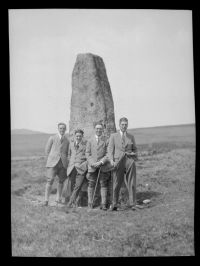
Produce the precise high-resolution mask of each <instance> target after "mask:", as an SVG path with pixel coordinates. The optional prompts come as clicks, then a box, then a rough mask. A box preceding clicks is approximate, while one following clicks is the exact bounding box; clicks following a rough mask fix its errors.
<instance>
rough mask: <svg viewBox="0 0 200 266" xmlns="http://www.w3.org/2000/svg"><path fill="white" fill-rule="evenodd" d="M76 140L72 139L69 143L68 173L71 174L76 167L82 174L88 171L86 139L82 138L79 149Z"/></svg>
mask: <svg viewBox="0 0 200 266" xmlns="http://www.w3.org/2000/svg"><path fill="white" fill-rule="evenodd" d="M75 143H76V141H75V140H72V141H71V142H70V145H69V152H68V160H69V165H68V168H67V175H70V174H71V172H72V170H73V169H74V167H75V168H76V170H77V172H78V173H79V174H81V175H83V174H85V173H86V171H87V160H86V156H85V150H86V143H87V141H86V140H82V141H81V142H80V143H79V147H78V149H76V147H75Z"/></svg>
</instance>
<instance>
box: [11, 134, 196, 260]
mask: <svg viewBox="0 0 200 266" xmlns="http://www.w3.org/2000/svg"><path fill="white" fill-rule="evenodd" d="M146 145H147V146H145V144H144V145H143V146H142V145H141V146H139V147H140V160H139V161H138V162H137V200H138V203H141V202H142V200H143V199H150V200H151V203H150V204H149V205H147V208H144V209H141V210H137V211H131V210H124V211H118V212H109V211H107V212H103V211H101V210H99V209H96V210H92V211H90V212H89V211H88V210H87V208H86V207H84V208H80V209H76V210H73V209H72V210H70V211H68V212H66V209H65V207H58V206H57V207H56V206H53V204H51V206H49V207H42V206H41V205H40V203H41V202H42V200H43V197H44V188H45V182H46V179H45V176H44V175H45V158H44V157H35V158H28V157H27V158H26V159H22V160H20V159H19V158H18V160H12V169H11V173H12V182H11V184H12V187H11V191H12V194H11V203H12V204H11V218H12V255H13V256H45V257H46V256H49V257H110V256H112V257H121V256H186V255H187V256H188V255H194V179H195V143H194V139H193V141H192V138H191V137H190V138H188V139H187V141H182V139H181V141H180V142H177V141H176V143H175V142H173V141H169V139H166V141H165V142H159V143H152V145H150V146H149V143H148V144H146ZM147 184H148V185H147ZM55 193H56V184H54V187H53V191H52V195H51V202H52V203H53V201H54V200H55ZM126 197H127V193H126V190H125V189H122V194H121V201H122V202H123V201H124V199H126Z"/></svg>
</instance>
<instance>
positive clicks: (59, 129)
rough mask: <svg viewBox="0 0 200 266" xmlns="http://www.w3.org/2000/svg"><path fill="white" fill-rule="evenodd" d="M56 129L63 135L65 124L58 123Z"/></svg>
mask: <svg viewBox="0 0 200 266" xmlns="http://www.w3.org/2000/svg"><path fill="white" fill-rule="evenodd" d="M58 131H59V133H60V135H61V136H63V135H64V134H65V131H66V127H65V125H59V127H58Z"/></svg>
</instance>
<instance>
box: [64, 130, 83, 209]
mask: <svg viewBox="0 0 200 266" xmlns="http://www.w3.org/2000/svg"><path fill="white" fill-rule="evenodd" d="M83 135H84V132H83V130H82V129H77V130H75V140H72V141H71V142H70V146H69V152H68V159H69V165H68V168H67V176H68V177H69V179H70V181H71V184H70V185H71V190H72V194H71V197H70V200H69V203H68V204H67V206H68V207H72V206H73V205H75V206H77V205H78V199H80V197H78V196H79V195H80V192H81V188H82V185H83V183H84V181H86V172H87V160H86V156H85V150H86V143H87V142H86V140H83Z"/></svg>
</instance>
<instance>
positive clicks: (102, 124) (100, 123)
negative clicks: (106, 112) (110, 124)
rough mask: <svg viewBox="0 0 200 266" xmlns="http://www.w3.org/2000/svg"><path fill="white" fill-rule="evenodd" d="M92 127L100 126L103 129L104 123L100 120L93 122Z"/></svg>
mask: <svg viewBox="0 0 200 266" xmlns="http://www.w3.org/2000/svg"><path fill="white" fill-rule="evenodd" d="M93 125H94V128H95V127H96V126H97V125H100V126H102V128H104V127H105V125H104V123H103V121H102V120H100V121H97V122H94V123H93Z"/></svg>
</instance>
